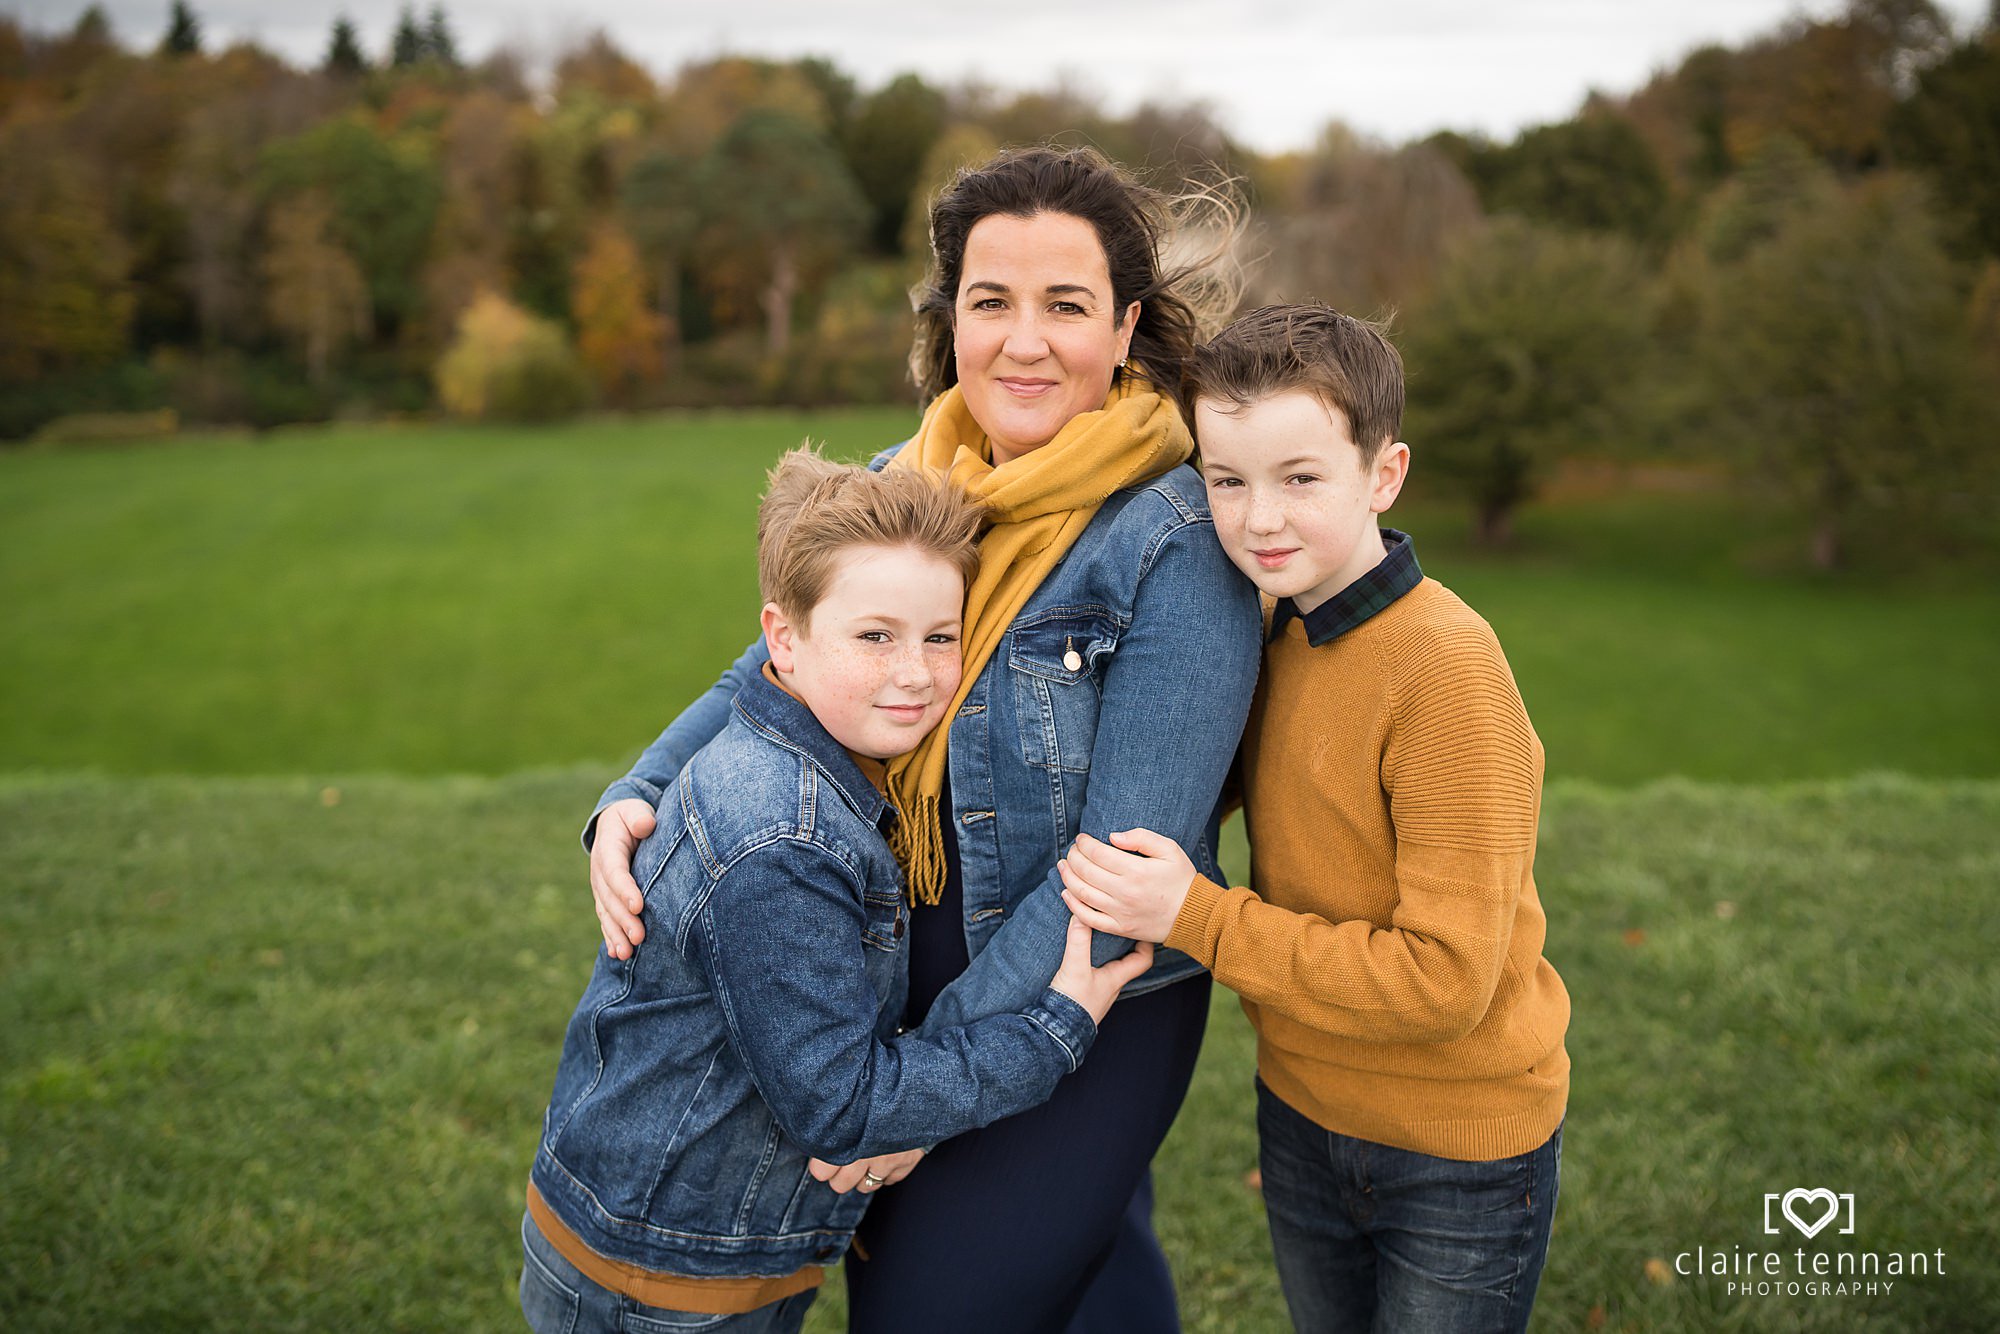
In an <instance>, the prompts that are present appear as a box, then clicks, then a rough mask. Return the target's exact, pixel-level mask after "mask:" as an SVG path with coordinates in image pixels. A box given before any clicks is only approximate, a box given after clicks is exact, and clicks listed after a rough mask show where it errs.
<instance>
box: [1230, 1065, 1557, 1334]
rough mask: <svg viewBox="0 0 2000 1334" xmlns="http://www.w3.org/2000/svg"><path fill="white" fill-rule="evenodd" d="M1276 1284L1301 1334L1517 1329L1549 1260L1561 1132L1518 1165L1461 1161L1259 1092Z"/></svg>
mask: <svg viewBox="0 0 2000 1334" xmlns="http://www.w3.org/2000/svg"><path fill="white" fill-rule="evenodd" d="M1257 1139H1258V1157H1259V1163H1260V1166H1261V1169H1262V1171H1263V1174H1264V1206H1265V1211H1266V1215H1267V1217H1268V1219H1269V1222H1270V1226H1271V1250H1272V1252H1273V1253H1274V1254H1275V1256H1276V1257H1277V1262H1278V1283H1279V1285H1280V1286H1281V1287H1282V1288H1283V1289H1284V1293H1285V1305H1286V1306H1287V1307H1288V1308H1289V1309H1290V1311H1291V1314H1292V1324H1293V1325H1294V1326H1295V1327H1296V1328H1297V1329H1298V1330H1299V1334H1349V1332H1350V1331H1355V1332H1357V1334H1358V1332H1364V1331H1375V1332H1376V1334H1389V1332H1390V1331H1395V1332H1396V1334H1433V1331H1435V1332H1436V1334H1482V1332H1483V1331H1493V1332H1494V1334H1500V1332H1502V1331H1509V1332H1512V1331H1520V1330H1525V1329H1526V1328H1527V1327H1528V1313H1529V1312H1530V1311H1531V1310H1533V1309H1534V1305H1535V1287H1536V1285H1537V1284H1538V1283H1539V1282H1540V1281H1541V1277H1542V1262H1543V1261H1545V1260H1546V1259H1547V1258H1548V1254H1549V1227H1550V1225H1551V1224H1552V1223H1553V1222H1554V1220H1555V1212H1556V1189H1557V1185H1558V1178H1559V1169H1560V1165H1561V1161H1562V1128H1561V1127H1560V1126H1558V1127H1557V1128H1556V1132H1555V1134H1553V1135H1551V1136H1550V1137H1549V1140H1548V1143H1546V1144H1544V1145H1542V1146H1541V1147H1540V1148H1539V1149H1531V1150H1529V1151H1528V1152H1527V1153H1524V1154H1521V1155H1520V1156H1519V1157H1517V1158H1500V1159H1496V1160H1494V1161H1492V1162H1483V1163H1472V1162H1460V1161H1457V1160H1455V1159H1451V1158H1438V1157H1433V1156H1432V1155H1430V1154H1427V1153H1414V1152H1411V1151H1410V1150H1408V1149H1393V1148H1390V1147H1389V1146H1387V1145H1384V1144H1375V1143H1371V1142H1370V1141H1368V1140H1362V1139H1354V1138H1352V1137H1350V1136H1347V1135H1339V1134H1335V1133H1334V1132H1333V1131H1330V1130H1327V1129H1326V1128H1324V1127H1322V1126H1319V1125H1316V1124H1314V1123H1313V1122H1312V1121H1311V1120H1308V1119H1307V1118H1306V1117H1304V1116H1302V1115H1300V1114H1299V1113H1298V1112H1296V1111H1294V1110H1293V1109H1292V1108H1291V1107H1289V1106H1287V1105H1286V1104H1285V1103H1284V1102H1283V1101H1282V1100H1281V1099H1279V1098H1278V1096H1277V1095H1276V1094H1274V1093H1272V1092H1271V1091H1270V1090H1269V1089H1267V1088H1265V1087H1264V1083H1263V1081H1262V1080H1259V1081H1258V1082H1257Z"/></svg>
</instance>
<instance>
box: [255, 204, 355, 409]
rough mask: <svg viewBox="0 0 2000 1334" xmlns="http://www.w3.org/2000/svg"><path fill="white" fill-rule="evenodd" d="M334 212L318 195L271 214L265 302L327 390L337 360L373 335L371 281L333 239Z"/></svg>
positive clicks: (274, 320)
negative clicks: (368, 335)
mask: <svg viewBox="0 0 2000 1334" xmlns="http://www.w3.org/2000/svg"><path fill="white" fill-rule="evenodd" d="M332 220H333V208H332V206H331V205H330V204H329V203H328V202H327V199H326V197H325V196H324V195H322V194H319V193H317V192H314V193H309V194H305V195H301V196H298V197H297V198H294V199H288V200H286V201H285V202H283V203H281V204H279V205H278V206H277V207H276V208H274V209H273V210H272V211H271V219H270V233H271V239H270V246H269V248H268V249H267V250H266V252H265V255H264V301H265V307H266V310H267V312H268V313H269V315H270V319H271V323H272V325H274V326H275V327H276V328H278V329H281V330H283V331H284V332H285V333H287V334H289V335H291V336H292V337H293V338H294V339H295V340H296V341H297V342H298V344H299V347H300V350H301V352H302V353H303V355H304V358H305V363H306V373H307V374H308V375H309V376H310V377H311V378H312V382H313V383H314V384H316V385H324V384H326V383H327V381H328V378H329V372H330V371H331V370H332V368H333V362H334V358H336V357H337V356H339V355H340V353H341V352H342V351H344V350H345V349H346V347H347V346H348V345H349V344H350V343H353V342H355V341H356V340H358V339H360V338H361V337H363V336H364V335H365V334H366V333H367V332H368V326H369V318H368V314H369V312H368V282H367V279H365V278H364V277H362V274H361V266H360V265H358V264H356V263H355V262H354V260H353V258H352V257H351V256H349V255H348V253H347V252H346V251H345V250H343V249H341V247H340V246H339V244H338V243H336V242H335V241H334V240H333V238H332V235H331V224H332Z"/></svg>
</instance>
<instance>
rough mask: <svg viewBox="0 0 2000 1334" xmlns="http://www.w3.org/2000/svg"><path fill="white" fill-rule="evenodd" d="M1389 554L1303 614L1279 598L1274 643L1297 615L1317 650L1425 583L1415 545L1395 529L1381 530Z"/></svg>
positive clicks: (1273, 617) (1273, 622)
mask: <svg viewBox="0 0 2000 1334" xmlns="http://www.w3.org/2000/svg"><path fill="white" fill-rule="evenodd" d="M1382 545H1383V547H1384V548H1385V549H1386V554H1384V555H1383V557H1382V559H1381V560H1380V561H1379V562H1378V563H1377V564H1376V565H1375V567H1374V568H1373V569H1371V570H1370V571H1368V573H1366V574H1364V575H1362V576H1361V577H1360V578H1359V579H1356V580H1355V581H1354V582H1353V583H1351V584H1349V585H1348V586H1347V587H1345V588H1343V589H1341V590H1340V592H1338V593H1336V594H1334V596H1332V597H1330V598H1328V599H1327V600H1326V601H1324V602H1322V603H1320V604H1319V605H1318V606H1317V607H1314V608H1313V609H1312V610H1311V611H1308V612H1301V611H1300V610H1299V605H1298V603H1296V602H1294V601H1292V600H1291V599H1290V598H1279V599H1278V605H1277V607H1276V608H1275V609H1274V610H1273V611H1272V613H1271V633H1270V636H1269V638H1270V639H1271V640H1275V639H1276V638H1277V637H1278V636H1279V635H1281V634H1283V633H1284V631H1285V622H1286V621H1289V620H1291V619H1292V618H1293V617H1294V616H1297V617H1298V618H1299V619H1300V620H1302V621H1304V622H1305V627H1306V642H1307V643H1309V644H1311V645H1312V646H1313V647H1314V648H1318V647H1319V646H1320V645H1321V644H1325V643H1329V642H1331V641H1333V640H1335V639H1338V638H1339V637H1340V636H1342V635H1344V634H1346V633H1347V632H1348V631H1349V630H1352V629H1353V628H1354V627H1355V626H1357V625H1360V624H1361V623H1362V622H1363V621H1365V620H1367V619H1368V618H1369V617H1370V616H1373V615H1374V614H1375V613H1376V612H1378V611H1381V610H1382V609H1383V608H1384V607H1387V606H1388V605H1389V604H1390V603H1391V602H1394V601H1395V600H1396V599H1397V598H1399V597H1401V596H1403V594H1405V593H1407V592H1409V591H1410V590H1411V589H1413V588H1415V587H1416V586H1417V585H1418V584H1420V583H1422V582H1423V581H1424V571H1423V567H1422V566H1420V565H1418V564H1417V548H1416V544H1415V543H1413V542H1411V541H1410V535H1409V534H1408V533H1399V532H1397V531H1396V530H1395V529H1394V528H1384V529H1383V530H1382Z"/></svg>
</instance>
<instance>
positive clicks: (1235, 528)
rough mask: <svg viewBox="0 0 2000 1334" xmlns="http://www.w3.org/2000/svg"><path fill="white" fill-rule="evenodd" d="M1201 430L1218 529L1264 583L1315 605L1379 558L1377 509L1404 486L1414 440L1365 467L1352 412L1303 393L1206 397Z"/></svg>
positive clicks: (1276, 593) (1232, 553)
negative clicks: (1242, 399) (1250, 398)
mask: <svg viewBox="0 0 2000 1334" xmlns="http://www.w3.org/2000/svg"><path fill="white" fill-rule="evenodd" d="M1195 433H1196V437H1197V438H1198V439H1199V440H1200V441H1201V474H1202V481H1203V483H1204V484H1206V486H1207V487H1208V505H1209V509H1210V511H1211V512H1212V513H1213V514H1214V515H1215V535H1216V537H1217V538H1218V539H1219V540H1220V541H1221V542H1222V549H1223V550H1224V551H1226V552H1227V553H1229V559H1230V560H1231V561H1233V562H1235V564H1236V568H1238V569H1239V570H1241V571H1243V573H1244V574H1246V575H1248V576H1249V577H1250V582H1252V583H1254V584H1256V585H1257V587H1258V588H1259V589H1261V590H1263V591H1264V592H1266V593H1269V594H1270V595H1271V596H1273V597H1288V598H1291V599H1293V600H1294V601H1295V602H1297V603H1298V605H1299V608H1300V610H1302V611H1311V610H1312V609H1313V608H1315V607H1317V606H1319V605H1320V604H1321V603H1322V602H1325V601H1326V600H1327V599H1328V598H1330V597H1333V596H1334V595H1335V594H1337V593H1339V592H1340V591H1341V590H1342V589H1344V588H1346V587H1347V586H1348V585H1349V584H1351V583H1353V582H1354V581H1355V580H1356V579H1359V578H1360V577H1361V576H1362V575H1364V574H1366V573H1367V572H1368V571H1369V570H1371V569H1373V568H1374V567H1375V565H1376V564H1377V563H1378V562H1380V561H1381V559H1382V538H1381V530H1380V529H1379V528H1378V527H1377V526H1376V523H1375V516H1376V515H1377V514H1380V513H1381V512H1383V511H1384V510H1386V509H1388V508H1389V506H1390V505H1392V504H1394V503H1395V499H1396V495H1397V493H1398V492H1400V491H1401V490H1402V486H1403V477H1404V475H1405V473H1406V471H1407V468H1408V461H1409V447H1408V446H1406V445H1404V444H1402V443H1401V442H1396V443H1393V444H1390V445H1387V446H1385V447H1384V448H1383V449H1382V452H1381V453H1380V454H1378V455H1377V456H1376V459H1375V462H1373V463H1372V464H1370V465H1369V466H1368V467H1367V468H1363V467H1361V452H1360V450H1359V449H1358V448H1356V446H1355V444H1354V439H1353V437H1352V435H1350V434H1349V431H1348V424H1347V414H1346V413H1344V412H1342V411H1341V410H1340V409H1339V408H1335V407H1328V406H1327V405H1325V404H1323V403H1321V402H1320V401H1319V399H1317V398H1315V397H1314V396H1313V395H1311V394H1309V393H1306V392H1305V391H1303V390H1290V391H1287V392H1285V393H1282V394H1273V395H1271V397H1269V398H1264V399H1259V400H1258V401H1256V402H1254V403H1251V404H1249V405H1248V406H1243V407H1239V406H1238V405H1236V404H1234V403H1229V402H1220V403H1218V402H1217V401H1216V400H1213V399H1206V398H1204V399H1202V400H1200V401H1199V402H1198V403H1197V404H1196V405H1195Z"/></svg>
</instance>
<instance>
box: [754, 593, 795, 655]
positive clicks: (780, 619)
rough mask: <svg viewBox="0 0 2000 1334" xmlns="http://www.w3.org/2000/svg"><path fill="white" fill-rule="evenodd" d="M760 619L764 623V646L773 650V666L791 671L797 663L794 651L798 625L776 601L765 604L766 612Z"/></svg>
mask: <svg viewBox="0 0 2000 1334" xmlns="http://www.w3.org/2000/svg"><path fill="white" fill-rule="evenodd" d="M759 619H760V620H761V621H762V622H763V625H764V647H765V648H768V649H770V650H771V666H773V667H775V668H776V669H777V670H779V671H781V672H789V671H791V670H792V668H793V667H794V666H795V665H796V663H795V660H794V659H793V656H792V653H793V644H794V643H795V642H796V640H797V638H798V627H796V626H795V625H793V624H792V618H791V617H789V616H787V615H785V613H784V609H783V608H781V607H780V606H778V604H777V603H775V602H766V603H765V604H764V614H763V615H762V617H760V618H759Z"/></svg>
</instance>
